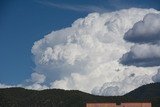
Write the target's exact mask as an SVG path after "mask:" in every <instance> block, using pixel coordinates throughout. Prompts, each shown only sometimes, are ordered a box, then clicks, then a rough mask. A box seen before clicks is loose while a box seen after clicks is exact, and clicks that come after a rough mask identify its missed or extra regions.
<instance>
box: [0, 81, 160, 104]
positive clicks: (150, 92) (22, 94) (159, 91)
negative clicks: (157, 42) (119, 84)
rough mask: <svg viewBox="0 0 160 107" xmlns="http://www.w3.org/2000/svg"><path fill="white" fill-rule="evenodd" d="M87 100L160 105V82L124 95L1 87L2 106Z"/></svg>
mask: <svg viewBox="0 0 160 107" xmlns="http://www.w3.org/2000/svg"><path fill="white" fill-rule="evenodd" d="M87 102H116V103H117V104H118V103H121V102H152V106H153V107H160V83H153V84H148V85H144V86H141V87H139V88H137V89H135V90H133V91H131V92H130V93H128V94H126V95H124V96H114V97H113V96H110V97H105V96H95V95H91V94H88V93H84V92H81V91H78V90H61V89H48V90H42V91H36V90H27V89H23V88H5V89H0V107H85V105H86V103H87Z"/></svg>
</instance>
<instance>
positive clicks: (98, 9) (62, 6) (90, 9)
mask: <svg viewBox="0 0 160 107" xmlns="http://www.w3.org/2000/svg"><path fill="white" fill-rule="evenodd" d="M37 2H38V3H40V4H43V5H47V6H51V7H55V8H59V9H65V10H71V11H77V12H100V13H103V12H106V11H109V10H108V9H106V8H104V7H102V6H95V5H70V4H57V3H53V2H49V1H37Z"/></svg>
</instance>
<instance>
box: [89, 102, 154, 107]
mask: <svg viewBox="0 0 160 107" xmlns="http://www.w3.org/2000/svg"><path fill="white" fill-rule="evenodd" d="M86 107H152V104H151V103H150V102H149V103H139V102H138V103H136V102H135V103H121V104H120V105H117V104H116V103H87V104H86Z"/></svg>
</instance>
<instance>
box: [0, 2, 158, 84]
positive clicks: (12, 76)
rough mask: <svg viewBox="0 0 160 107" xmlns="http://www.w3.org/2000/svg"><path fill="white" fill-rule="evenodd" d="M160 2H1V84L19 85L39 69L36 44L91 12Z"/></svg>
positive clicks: (146, 6) (156, 4)
mask: <svg viewBox="0 0 160 107" xmlns="http://www.w3.org/2000/svg"><path fill="white" fill-rule="evenodd" d="M159 5H160V1H159V0H101V1H100V0H48V1H44V0H41V1H39V0H8V1H6V0H1V1H0V83H5V84H18V83H21V82H23V81H24V80H25V79H27V78H30V74H31V73H32V72H33V69H34V67H35V65H34V62H33V56H32V54H31V48H32V46H33V43H34V42H35V41H37V40H39V39H41V38H43V37H44V35H46V34H48V33H50V32H51V31H53V30H58V29H61V28H65V27H67V26H70V25H71V24H72V22H73V21H74V20H76V19H78V18H80V17H85V16H86V15H87V14H88V13H90V12H94V11H98V12H104V11H114V10H119V9H123V8H130V7H140V8H155V9H157V10H160V6H159Z"/></svg>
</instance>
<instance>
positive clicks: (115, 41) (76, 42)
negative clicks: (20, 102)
mask: <svg viewBox="0 0 160 107" xmlns="http://www.w3.org/2000/svg"><path fill="white" fill-rule="evenodd" d="M149 13H154V14H156V13H159V12H158V11H157V10H154V9H137V8H131V9H124V10H120V11H116V12H109V13H103V14H99V13H91V14H89V15H88V16H87V17H85V18H80V19H78V20H76V21H75V22H74V23H73V24H72V25H71V27H68V28H65V29H61V30H58V31H53V32H51V33H50V34H48V35H46V36H45V37H44V38H42V39H40V40H39V41H36V42H35V43H34V45H33V47H32V53H33V55H34V56H35V64H36V68H35V73H36V74H32V78H31V81H32V82H33V81H35V82H34V83H33V84H32V85H30V86H26V87H27V88H34V89H41V88H42V89H45V88H63V89H78V90H81V91H85V92H89V93H91V92H92V93H93V94H98V95H122V94H125V93H127V92H129V91H131V90H133V89H135V88H137V87H139V86H141V85H143V84H147V83H151V82H153V80H152V76H154V75H155V74H156V70H157V68H156V67H148V68H145V67H136V66H126V65H123V64H121V63H119V60H120V58H121V57H122V55H123V54H125V53H127V52H129V50H130V48H131V46H133V43H130V42H126V41H125V40H124V39H123V37H124V34H125V33H126V32H127V31H128V30H129V29H131V28H132V27H133V25H134V24H135V23H137V22H139V21H141V20H143V17H144V16H145V15H147V14H149ZM149 54H150V53H149V52H148V53H146V56H148V55H149ZM155 55H156V54H155ZM144 57H145V56H144ZM37 77H40V78H41V79H37ZM34 78H35V79H34Z"/></svg>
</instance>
